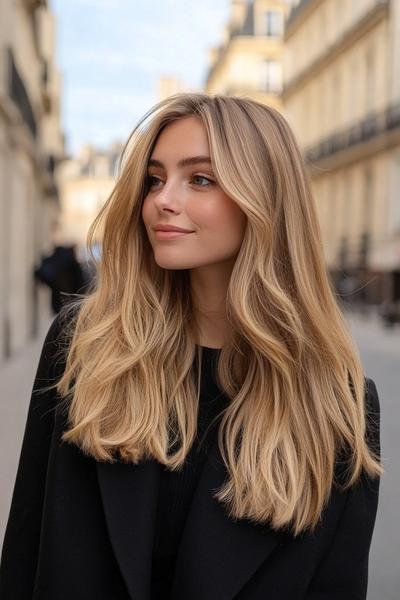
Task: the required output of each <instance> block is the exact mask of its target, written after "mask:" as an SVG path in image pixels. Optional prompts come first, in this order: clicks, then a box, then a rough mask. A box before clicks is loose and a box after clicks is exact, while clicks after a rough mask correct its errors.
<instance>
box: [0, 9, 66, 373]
mask: <svg viewBox="0 0 400 600" xmlns="http://www.w3.org/2000/svg"><path fill="white" fill-rule="evenodd" d="M54 42H55V24H54V17H53V15H52V14H51V12H50V10H49V7H48V5H47V2H46V1H45V0H2V2H1V3H0V364H1V362H3V361H4V360H6V359H7V358H8V357H9V356H12V355H13V354H15V353H17V352H18V351H19V349H21V348H22V347H23V346H24V344H25V343H26V342H27V340H28V339H29V338H30V337H32V336H33V335H34V334H35V332H36V329H37V325H38V322H39V320H40V317H41V315H42V314H43V312H44V311H45V310H46V308H47V302H48V297H47V293H46V292H44V291H43V290H39V288H38V286H37V285H35V281H34V268H35V266H37V264H38V262H39V261H40V257H41V255H42V253H44V252H46V251H47V250H48V248H49V246H50V243H51V230H52V228H53V226H54V221H55V220H56V218H57V214H58V196H57V185H56V179H55V175H54V173H55V166H56V164H57V161H58V160H59V159H60V158H61V157H62V156H63V152H64V139H63V135H62V132H61V126H60V88H61V81H60V75H59V72H58V70H57V68H56V65H55V62H54V51H55V49H54Z"/></svg>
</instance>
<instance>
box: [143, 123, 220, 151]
mask: <svg viewBox="0 0 400 600" xmlns="http://www.w3.org/2000/svg"><path fill="white" fill-rule="evenodd" d="M208 153H209V144H208V139H207V133H206V129H205V127H204V125H203V123H202V122H201V121H200V119H198V118H197V117H193V116H189V117H184V118H182V119H179V120H178V121H173V122H172V123H169V124H168V125H166V126H165V127H164V129H163V130H162V131H161V133H160V134H159V136H158V139H157V141H156V144H155V146H154V149H153V152H152V154H151V158H153V159H156V160H160V161H162V162H167V161H168V162H177V161H178V160H179V159H182V158H184V157H185V156H192V155H195V154H205V155H206V154H208Z"/></svg>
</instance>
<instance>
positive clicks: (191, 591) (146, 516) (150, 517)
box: [97, 431, 284, 600]
mask: <svg viewBox="0 0 400 600" xmlns="http://www.w3.org/2000/svg"><path fill="white" fill-rule="evenodd" d="M210 442H211V440H210ZM97 473H98V480H99V484H100V491H101V496H102V500H103V506H104V513H105V518H106V522H107V527H108V532H109V537H110V540H111V544H112V547H113V551H114V554H115V557H116V559H117V562H118V564H119V567H120V570H121V573H122V576H123V578H124V580H125V583H126V586H127V589H128V591H129V594H130V596H131V598H132V599H133V600H149V599H150V593H151V592H150V585H151V554H152V545H153V536H154V528H155V522H156V511H157V496H158V488H159V481H160V469H159V465H158V463H157V462H156V461H148V462H145V463H141V464H139V465H133V464H127V463H122V462H118V463H114V464H111V463H102V462H98V463H97ZM226 476H227V472H226V469H225V465H224V464H223V461H222V458H221V455H220V452H219V448H218V443H217V435H216V431H215V433H214V434H213V437H212V442H211V447H210V452H209V455H208V458H207V459H206V461H205V463H204V467H203V470H202V473H201V476H200V479H199V482H198V485H197V487H196V491H195V493H194V496H193V500H192V504H191V507H190V510H189V513H188V516H187V520H186V524H185V528H184V531H183V535H182V539H181V543H180V547H179V552H178V558H177V565H176V571H175V578H174V586H173V591H172V596H171V597H172V598H173V600H187V599H188V598H190V599H191V600H231V599H232V598H233V597H234V596H235V595H236V594H237V593H238V592H239V591H240V590H241V588H242V587H243V586H244V585H245V584H246V582H247V581H249V579H250V578H251V577H252V575H253V574H254V573H255V572H256V570H257V569H258V568H259V567H260V566H261V564H262V563H263V562H264V561H265V560H266V559H267V558H268V556H269V555H270V554H271V553H272V552H273V550H274V549H275V548H276V546H277V545H278V544H279V543H280V542H281V541H283V539H284V534H281V533H277V532H274V531H273V530H272V529H271V528H269V527H268V526H258V525H255V524H253V523H251V522H249V521H245V520H240V521H234V520H233V519H231V518H229V517H228V516H227V514H226V512H225V509H224V507H223V506H222V505H221V504H220V503H219V502H218V501H217V500H215V499H214V498H213V497H212V494H213V492H215V491H216V490H217V489H218V488H220V487H221V485H222V484H223V482H224V480H225V478H226Z"/></svg>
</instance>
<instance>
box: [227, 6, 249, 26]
mask: <svg viewBox="0 0 400 600" xmlns="http://www.w3.org/2000/svg"><path fill="white" fill-rule="evenodd" d="M247 6H248V0H231V19H230V25H229V29H230V30H231V31H236V30H237V29H240V28H241V27H242V25H243V23H244V19H245V17H246V12H247Z"/></svg>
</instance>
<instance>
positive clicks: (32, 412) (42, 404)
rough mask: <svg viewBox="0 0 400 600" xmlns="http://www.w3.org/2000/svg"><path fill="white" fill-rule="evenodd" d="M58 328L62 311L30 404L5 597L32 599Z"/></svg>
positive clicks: (1, 572)
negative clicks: (44, 389) (42, 389)
mask: <svg viewBox="0 0 400 600" xmlns="http://www.w3.org/2000/svg"><path fill="white" fill-rule="evenodd" d="M59 333H60V316H59V315H58V316H57V317H55V319H54V320H53V322H52V324H51V326H50V328H49V331H48V333H47V336H46V338H45V341H44V344H43V348H42V351H41V356H40V359H39V364H38V367H37V372H36V376H35V380H34V384H33V389H32V395H31V400H30V404H29V409H28V416H27V421H26V425H25V432H24V437H23V442H22V449H21V454H20V459H19V464H18V470H17V475H16V480H15V485H14V491H13V496H12V501H11V508H10V513H9V517H8V523H7V527H6V532H5V537H4V543H3V550H2V557H1V564H0V598H1V599H2V600H25V599H26V600H28V599H30V600H31V598H32V589H33V584H34V579H35V574H36V567H37V559H38V552H39V539H40V529H41V518H42V506H43V499H44V490H45V483H46V471H47V462H48V455H49V448H50V441H51V436H52V431H53V424H54V411H55V407H56V390H55V389H54V388H53V389H51V390H49V391H45V392H43V391H41V388H44V387H46V386H48V385H50V384H52V383H54V381H55V376H56V375H55V374H56V371H57V369H56V362H57V360H58V356H59V352H60V348H59V346H58V344H57V339H58V337H59ZM10 401H13V399H10Z"/></svg>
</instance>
